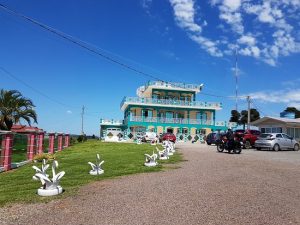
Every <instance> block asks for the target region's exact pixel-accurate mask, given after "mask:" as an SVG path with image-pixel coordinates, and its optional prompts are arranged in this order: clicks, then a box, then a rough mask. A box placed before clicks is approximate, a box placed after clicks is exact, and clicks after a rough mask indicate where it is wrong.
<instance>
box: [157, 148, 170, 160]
mask: <svg viewBox="0 0 300 225" xmlns="http://www.w3.org/2000/svg"><path fill="white" fill-rule="evenodd" d="M156 151H157V152H158V159H160V160H167V159H169V156H168V152H167V151H166V150H162V151H160V150H159V149H158V148H157V147H156Z"/></svg>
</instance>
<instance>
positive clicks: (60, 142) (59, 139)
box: [57, 133, 63, 152]
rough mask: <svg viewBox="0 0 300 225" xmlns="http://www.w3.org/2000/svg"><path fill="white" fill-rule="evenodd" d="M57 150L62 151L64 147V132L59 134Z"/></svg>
mask: <svg viewBox="0 0 300 225" xmlns="http://www.w3.org/2000/svg"><path fill="white" fill-rule="evenodd" d="M57 142H58V143H57V151H59V152H61V151H62V149H63V133H58V134H57Z"/></svg>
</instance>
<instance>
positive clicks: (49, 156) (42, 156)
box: [33, 153, 55, 162]
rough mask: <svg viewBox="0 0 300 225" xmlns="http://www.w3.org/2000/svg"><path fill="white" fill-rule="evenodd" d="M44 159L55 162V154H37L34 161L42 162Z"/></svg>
mask: <svg viewBox="0 0 300 225" xmlns="http://www.w3.org/2000/svg"><path fill="white" fill-rule="evenodd" d="M43 159H46V160H54V159H55V154H49V153H47V154H46V153H42V154H37V155H35V156H34V157H33V160H34V161H38V162H42V161H43Z"/></svg>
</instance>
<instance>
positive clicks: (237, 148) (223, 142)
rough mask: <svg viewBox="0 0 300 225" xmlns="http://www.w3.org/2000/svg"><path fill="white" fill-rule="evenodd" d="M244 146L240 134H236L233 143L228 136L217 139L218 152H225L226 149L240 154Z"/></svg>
mask: <svg viewBox="0 0 300 225" xmlns="http://www.w3.org/2000/svg"><path fill="white" fill-rule="evenodd" d="M242 148H243V138H242V137H239V136H235V137H234V140H233V142H232V143H230V142H229V140H228V139H227V138H226V136H225V135H224V136H222V137H220V139H219V140H218V141H217V150H218V152H223V151H224V150H226V151H228V153H231V151H233V153H236V154H240V153H241V152H242Z"/></svg>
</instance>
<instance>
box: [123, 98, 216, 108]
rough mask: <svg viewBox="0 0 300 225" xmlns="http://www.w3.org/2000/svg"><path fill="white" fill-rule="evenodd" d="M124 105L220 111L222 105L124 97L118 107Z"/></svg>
mask: <svg viewBox="0 0 300 225" xmlns="http://www.w3.org/2000/svg"><path fill="white" fill-rule="evenodd" d="M125 103H135V104H136V103H137V104H146V105H151V104H156V105H169V106H187V107H200V108H206V109H221V108H222V103H220V102H198V101H184V100H176V99H155V98H140V97H124V99H123V101H122V102H121V104H120V107H121V108H122V106H123V105H124V104H125Z"/></svg>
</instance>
